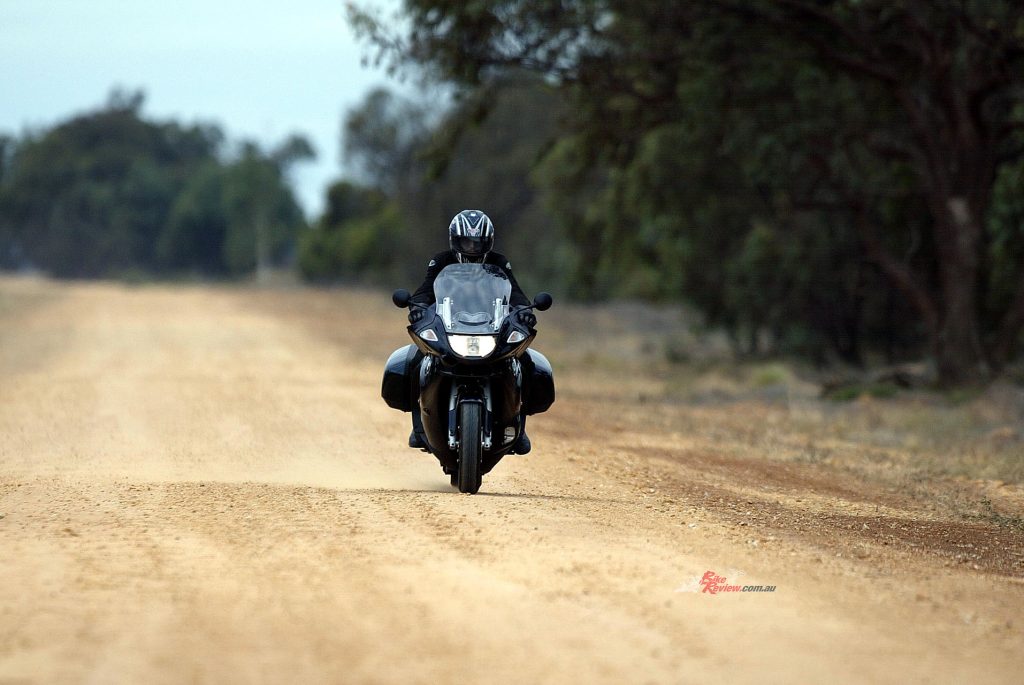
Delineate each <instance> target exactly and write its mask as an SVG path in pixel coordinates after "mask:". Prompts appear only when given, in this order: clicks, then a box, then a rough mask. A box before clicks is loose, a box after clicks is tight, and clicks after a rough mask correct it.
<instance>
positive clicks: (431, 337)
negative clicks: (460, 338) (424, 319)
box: [420, 328, 437, 342]
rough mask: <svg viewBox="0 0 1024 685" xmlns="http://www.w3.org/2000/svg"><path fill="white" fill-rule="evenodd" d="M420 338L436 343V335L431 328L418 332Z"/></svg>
mask: <svg viewBox="0 0 1024 685" xmlns="http://www.w3.org/2000/svg"><path fill="white" fill-rule="evenodd" d="M420 337H421V338H423V339H424V340H427V341H430V342H437V333H435V332H434V329H433V328H428V329H427V330H425V331H420Z"/></svg>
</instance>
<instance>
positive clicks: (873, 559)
mask: <svg viewBox="0 0 1024 685" xmlns="http://www.w3.org/2000/svg"><path fill="white" fill-rule="evenodd" d="M382 299H383V298H381V297H380V295H379V294H371V293H359V292H353V293H323V292H310V291H293V292H262V291H258V290H245V289H228V288H222V289H217V288H201V287H180V288H164V287H140V288H128V287H125V286H119V285H113V284H97V285H84V284H78V285H55V284H51V283H47V282H43V281H33V280H17V279H6V280H3V281H0V515H2V518H0V683H3V684H5V685H11V684H13V683H59V682H89V683H118V682H126V683H165V682H166V683H180V682H190V683H191V682H196V683H224V682H269V683H285V682H303V683H310V682H356V683H371V682H372V683H377V682H395V683H415V682H422V683H436V682H454V681H461V682H474V681H475V682H484V681H487V682H524V683H530V682H552V683H555V682H559V683H560V682H579V683H592V682H606V683H623V682H651V683H686V682H693V683H705V682H722V681H730V682H780V683H781V682H797V681H799V682H865V681H871V682H894V683H895V682H900V683H904V682H936V681H939V682H965V683H966V682H971V683H979V682H1007V683H1009V682H1020V674H1021V671H1022V668H1024V650H1022V647H1024V618H1022V616H1024V582H1022V566H1021V560H1022V558H1024V544H1022V540H1024V535H1022V533H1021V531H1020V530H1018V529H1016V528H1013V527H1006V526H999V525H996V524H993V523H986V522H976V523H971V522H964V521H962V520H953V519H950V518H948V517H943V515H941V513H936V512H935V511H929V510H928V509H927V508H926V507H921V506H918V504H916V503H915V502H914V501H910V500H905V499H901V498H900V496H898V495H896V494H892V493H888V492H886V491H884V490H879V489H878V488H877V487H875V486H873V485H871V484H870V483H865V482H862V481H861V480H858V479H857V478H854V477H849V478H842V477H839V476H835V475H831V473H830V472H826V471H822V470H821V469H818V468H816V467H815V465H814V464H811V463H808V464H800V463H796V462H793V463H780V462H777V461H773V460H772V458H770V455H767V456H765V457H764V458H761V457H760V456H757V455H755V456H753V457H751V456H736V455H734V454H732V453H730V451H729V450H722V451H717V450H716V449H714V448H713V444H714V443H713V442H703V443H700V444H697V443H696V442H694V440H695V438H693V435H692V434H691V433H690V432H688V431H687V430H685V425H686V424H685V421H690V422H695V423H700V421H701V420H702V419H701V416H700V414H699V410H697V409H694V410H692V411H691V410H688V409H687V408H685V407H683V408H679V407H667V408H665V407H661V408H658V407H653V408H648V410H644V408H643V407H637V406H633V405H634V403H631V402H626V401H623V400H621V399H615V397H614V395H613V396H612V397H611V398H610V399H601V397H600V396H599V395H598V394H597V393H595V392H594V389H595V388H599V387H600V383H601V379H600V378H595V377H594V373H591V374H575V375H574V374H565V375H564V377H562V378H558V377H557V376H556V380H559V383H560V385H559V390H560V392H561V395H560V397H559V401H558V402H557V403H556V404H555V406H554V407H553V409H552V411H551V412H550V414H548V415H545V416H543V417H537V418H536V419H535V420H533V421H532V423H531V428H532V430H531V434H532V436H533V439H534V444H535V451H534V453H533V454H531V455H529V456H528V457H510V458H506V459H505V461H503V462H502V463H501V464H500V465H499V466H498V468H497V469H495V471H494V472H493V473H492V474H490V475H489V476H487V477H486V478H485V480H484V487H483V490H482V492H481V494H479V495H476V496H468V495H460V494H459V493H457V492H454V491H453V490H452V489H451V488H450V487H449V486H448V483H447V478H446V477H445V476H443V475H442V474H441V472H440V469H439V468H438V467H437V466H436V464H435V463H434V462H433V460H432V458H431V457H429V456H428V455H424V454H422V453H418V452H412V451H410V450H408V449H407V448H405V447H404V443H405V439H406V436H407V434H408V417H407V415H403V414H400V413H399V412H395V411H393V410H390V409H388V408H387V407H386V406H385V405H384V403H383V402H382V401H381V400H380V397H379V382H380V371H381V366H382V363H383V360H384V359H385V358H386V356H387V354H388V353H389V352H390V351H391V349H393V348H394V347H397V346H398V345H400V344H403V343H404V340H403V336H404V331H403V329H402V327H401V315H400V313H397V312H395V311H394V310H393V309H388V307H387V305H386V301H385V302H381V300H382ZM546 316H548V317H550V319H549V320H552V319H554V318H556V316H557V306H556V309H553V310H552V311H551V312H550V313H548V314H547V315H546ZM349 324H351V325H349ZM539 347H540V348H541V349H544V342H543V332H542V337H541V340H540V342H539ZM551 356H552V359H553V361H554V363H555V366H556V374H558V359H557V358H556V357H555V356H554V355H551ZM588 375H589V376H590V377H589V378H588V377H587V376H588ZM597 375H599V374H597ZM586 383H590V384H591V385H590V386H587V385H586ZM574 384H575V385H574ZM735 411H737V412H740V413H743V412H749V416H748V418H745V419H744V420H746V421H749V422H751V423H758V422H762V421H771V420H773V419H772V416H774V415H769V414H759V413H758V409H757V408H756V407H754V406H751V407H747V408H745V407H742V406H740V407H737V408H736V410H735ZM680 417H682V418H680ZM680 422H684V423H680ZM709 445H711V446H712V447H709ZM1005 506H1011V507H1012V506H1013V505H1012V503H1011V504H1009V505H1005ZM963 550H969V551H970V552H971V553H970V554H960V552H962V551H963ZM707 571H713V572H715V573H716V574H717V575H719V576H722V577H724V578H725V579H726V580H725V581H723V583H724V584H726V585H765V586H767V585H771V586H775V588H776V589H775V591H774V592H762V593H750V592H720V593H718V594H714V595H713V594H710V593H702V592H696V591H694V590H697V589H699V587H700V586H699V585H697V582H696V581H697V579H698V578H699V577H702V576H703V575H704V574H705V572H707Z"/></svg>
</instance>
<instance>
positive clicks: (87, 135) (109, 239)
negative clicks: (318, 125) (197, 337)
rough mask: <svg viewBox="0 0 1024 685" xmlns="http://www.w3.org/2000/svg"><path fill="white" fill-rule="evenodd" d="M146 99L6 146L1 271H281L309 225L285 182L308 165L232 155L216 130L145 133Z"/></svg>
mask: <svg viewBox="0 0 1024 685" xmlns="http://www.w3.org/2000/svg"><path fill="white" fill-rule="evenodd" d="M142 104H143V97H142V95H141V94H140V93H125V92H120V91H115V92H114V93H112V94H111V96H110V98H109V100H108V102H107V103H106V105H105V106H104V107H102V108H100V109H98V110H96V111H94V112H89V113H87V114H83V115H81V116H77V117H75V118H73V119H71V120H69V121H67V122H64V123H61V124H59V125H57V126H55V127H54V128H52V129H50V130H46V131H43V132H38V133H30V134H27V135H26V136H24V137H23V138H21V139H14V138H10V137H7V138H3V139H2V140H0V267H4V268H26V267H30V268H36V269H41V270H43V271H45V272H47V273H49V274H51V275H54V276H58V277H74V278H82V277H98V276H124V275H126V274H140V273H141V274H147V273H148V274H182V273H190V274H197V275H202V276H207V277H219V276H231V275H238V274H244V273H248V272H251V271H252V270H253V269H254V268H255V267H256V266H257V264H258V263H259V264H262V265H268V266H269V265H272V264H280V263H283V262H284V261H286V260H287V259H289V258H290V256H291V255H292V253H293V252H294V245H295V239H296V236H297V235H298V233H299V231H300V230H301V229H302V228H303V226H304V225H305V220H304V218H303V215H302V212H301V210H300V208H299V206H298V205H297V204H296V201H295V198H294V196H293V194H292V191H291V189H290V187H289V185H288V184H287V182H286V179H285V171H286V170H287V168H288V167H289V166H290V165H291V164H293V163H294V162H296V161H298V160H300V159H303V158H306V157H309V156H311V155H312V149H311V147H310V145H309V143H308V142H306V141H305V140H304V139H302V138H300V137H292V138H290V139H288V140H286V141H285V142H284V143H282V144H281V145H280V146H279V147H277V148H276V149H274V150H270V151H264V150H261V149H260V148H259V147H258V146H256V145H255V144H252V143H243V144H241V145H239V146H238V147H237V149H233V150H230V151H228V150H226V149H225V147H226V145H225V140H224V135H223V133H222V132H221V131H220V130H219V129H218V128H216V127H213V126H188V127H186V126H182V125H180V124H178V123H174V122H170V123H158V122H153V121H148V120H146V119H145V118H143V116H142V115H141V112H140V110H141V107H142Z"/></svg>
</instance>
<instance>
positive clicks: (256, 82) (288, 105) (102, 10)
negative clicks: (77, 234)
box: [0, 0, 408, 216]
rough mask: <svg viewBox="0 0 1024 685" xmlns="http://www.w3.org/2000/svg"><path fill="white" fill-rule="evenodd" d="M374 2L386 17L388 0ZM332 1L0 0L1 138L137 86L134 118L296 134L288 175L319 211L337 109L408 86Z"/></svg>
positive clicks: (336, 170) (336, 164)
mask: <svg viewBox="0 0 1024 685" xmlns="http://www.w3.org/2000/svg"><path fill="white" fill-rule="evenodd" d="M361 4H364V5H365V4H373V5H375V6H377V7H382V8H385V9H387V10H388V11H392V10H393V8H395V7H396V6H397V5H398V2H397V0H376V1H375V2H373V3H366V2H364V3H361ZM344 5H345V3H344V1H343V0H288V1H286V2H282V1H280V0H175V1H174V2H154V1H152V0H141V1H139V0H0V133H7V134H16V135H20V134H21V133H22V132H23V131H25V130H26V129H40V128H45V127H49V126H52V125H53V124H55V123H58V122H60V121H62V120H64V119H67V118H68V117H70V116H72V115H75V114H79V113H82V112H85V111H89V110H92V109H96V108H98V107H100V106H102V105H103V104H104V103H105V102H106V99H107V95H108V94H109V92H110V91H111V89H112V88H114V87H121V88H124V89H127V90H136V89H141V90H143V91H144V92H145V94H146V101H145V105H144V107H143V114H144V115H145V116H146V117H147V118H152V119H156V120H162V119H170V118H173V119H176V120H179V121H182V122H184V123H192V122H198V121H202V122H211V123H217V124H219V125H220V126H222V127H223V128H224V130H225V132H226V133H227V135H228V136H229V138H230V139H231V140H238V139H240V138H251V139H256V140H257V141H259V142H260V143H262V144H264V145H268V146H269V145H273V144H274V143H276V142H279V141H281V140H282V139H284V138H285V137H286V136H287V135H289V134H290V133H292V132H299V133H303V134H305V135H306V136H307V137H308V138H309V139H310V141H311V142H312V143H313V145H314V147H315V148H316V149H317V153H318V157H317V160H316V161H315V162H313V163H310V164H304V165H302V166H300V168H298V169H296V171H295V174H294V182H295V185H296V190H297V192H298V196H299V200H300V202H301V204H302V205H303V207H304V208H305V209H306V212H307V214H308V215H310V216H315V215H316V214H318V213H319V212H320V211H321V209H322V207H323V201H324V188H325V187H326V185H327V184H328V183H329V182H330V181H331V180H332V179H335V178H337V177H338V176H339V175H341V173H342V171H343V170H342V165H341V160H340V148H341V122H342V117H343V115H344V112H345V111H347V110H348V109H349V108H351V107H353V106H354V105H356V104H358V103H359V102H360V100H362V98H363V96H364V95H365V94H366V92H367V91H368V90H369V89H370V88H372V87H373V86H376V85H386V86H389V87H392V88H394V89H397V90H404V89H407V88H408V86H407V85H404V84H402V83H399V82H398V81H396V80H394V79H391V78H389V77H388V76H387V74H386V73H385V72H384V70H383V69H374V68H370V67H364V66H362V65H361V61H362V58H363V57H364V56H365V55H367V54H368V50H367V48H366V46H365V45H363V44H361V43H359V42H357V40H356V38H355V36H354V35H353V34H352V32H351V31H350V29H349V27H348V24H347V22H346V20H345V8H344Z"/></svg>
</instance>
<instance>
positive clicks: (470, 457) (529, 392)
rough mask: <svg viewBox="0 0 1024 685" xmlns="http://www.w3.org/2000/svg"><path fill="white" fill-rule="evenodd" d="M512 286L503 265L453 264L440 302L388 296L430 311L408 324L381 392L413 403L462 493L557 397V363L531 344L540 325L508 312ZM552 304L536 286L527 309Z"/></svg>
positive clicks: (440, 281) (438, 283) (397, 403)
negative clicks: (529, 325)
mask: <svg viewBox="0 0 1024 685" xmlns="http://www.w3.org/2000/svg"><path fill="white" fill-rule="evenodd" d="M511 294H512V285H511V282H510V281H509V279H508V276H506V275H505V272H504V271H502V270H501V269H500V268H498V267H496V266H493V265H490V264H452V265H450V266H447V267H445V268H444V269H443V270H442V271H441V273H440V274H438V276H437V279H436V280H435V281H434V297H435V303H434V304H432V305H428V306H425V305H422V304H419V303H416V302H413V301H412V300H411V299H410V295H409V291H408V290H404V289H399V290H396V291H395V292H394V294H393V295H392V298H391V299H392V302H394V304H395V306H396V307H401V308H408V307H418V308H420V309H423V310H424V316H423V318H422V319H420V320H419V321H418V322H417V323H415V324H411V325H410V326H409V327H408V329H407V330H408V332H409V337H410V338H412V341H413V342H412V344H410V345H406V346H405V347H400V348H399V349H397V350H395V351H394V352H393V353H392V354H391V356H390V357H389V358H388V361H387V364H386V365H385V369H384V380H383V382H382V384H381V396H382V397H383V398H384V401H385V402H386V403H387V405H388V406H389V407H392V408H394V409H399V410H401V411H404V412H410V411H411V412H413V424H414V430H415V431H416V433H417V434H418V435H419V437H420V439H421V441H422V443H423V444H425V445H426V447H425V448H424V451H427V452H429V453H431V454H433V455H434V456H435V457H437V460H438V461H439V462H440V464H441V468H442V470H443V471H444V473H445V474H446V475H449V476H450V477H451V484H452V485H453V486H457V487H458V489H459V491H460V492H466V493H476V492H477V491H479V490H480V486H481V484H482V483H483V476H484V474H486V473H488V472H489V471H490V470H491V469H493V468H494V466H495V465H496V464H497V463H498V462H499V461H500V460H501V458H502V457H503V456H504V455H506V454H508V453H509V452H511V451H512V450H513V447H514V446H515V444H516V441H517V440H518V439H519V436H520V435H521V434H522V432H523V429H524V427H525V420H526V419H525V417H526V416H530V415H533V414H539V413H542V412H545V411H547V410H548V408H549V407H550V406H551V404H552V403H553V402H554V401H555V384H554V376H553V374H552V371H551V364H550V363H549V362H548V360H547V358H546V357H545V356H544V355H543V354H541V353H540V352H538V351H536V350H533V349H530V344H531V343H532V342H533V340H534V338H535V337H536V336H537V331H536V330H535V329H533V328H527V327H525V326H524V325H523V324H521V323H520V322H519V321H518V320H517V319H516V317H514V316H510V307H509V298H510V296H511ZM551 303H552V299H551V295H549V294H548V293H539V294H538V295H537V296H536V298H534V301H533V304H532V305H530V306H529V307H527V309H535V310H537V311H546V310H547V309H549V308H550V307H551ZM417 410H418V412H417ZM417 414H418V418H417Z"/></svg>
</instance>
